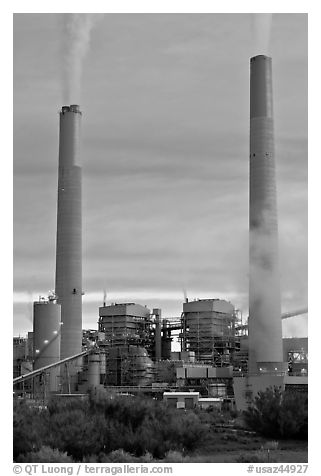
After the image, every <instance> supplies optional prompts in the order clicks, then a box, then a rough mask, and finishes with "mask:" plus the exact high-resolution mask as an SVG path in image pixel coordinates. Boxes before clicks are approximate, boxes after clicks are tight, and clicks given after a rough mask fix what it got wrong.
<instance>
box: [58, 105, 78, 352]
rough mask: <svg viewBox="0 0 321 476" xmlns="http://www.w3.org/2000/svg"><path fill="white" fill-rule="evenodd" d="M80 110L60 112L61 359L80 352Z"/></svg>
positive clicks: (68, 107)
mask: <svg viewBox="0 0 321 476" xmlns="http://www.w3.org/2000/svg"><path fill="white" fill-rule="evenodd" d="M80 123H81V112H80V110H79V106H77V105H71V106H64V107H63V108H62V110H61V112H60V134H59V171H58V207H57V244H56V289H55V292H56V295H57V299H58V303H59V304H61V320H62V323H63V326H62V332H61V358H62V359H64V358H66V357H70V356H72V355H75V354H78V353H79V352H81V343H82V220H81V215H82V213H81V167H80V151H79V142H80V125H81V124H80Z"/></svg>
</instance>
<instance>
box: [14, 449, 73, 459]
mask: <svg viewBox="0 0 321 476" xmlns="http://www.w3.org/2000/svg"><path fill="white" fill-rule="evenodd" d="M17 462H18V463H73V462H74V461H73V459H72V458H71V456H68V455H67V453H64V452H62V451H59V450H58V449H56V448H55V449H53V448H50V446H42V447H41V448H40V449H39V450H38V451H31V452H29V453H26V454H24V455H21V456H20V457H19V458H17Z"/></svg>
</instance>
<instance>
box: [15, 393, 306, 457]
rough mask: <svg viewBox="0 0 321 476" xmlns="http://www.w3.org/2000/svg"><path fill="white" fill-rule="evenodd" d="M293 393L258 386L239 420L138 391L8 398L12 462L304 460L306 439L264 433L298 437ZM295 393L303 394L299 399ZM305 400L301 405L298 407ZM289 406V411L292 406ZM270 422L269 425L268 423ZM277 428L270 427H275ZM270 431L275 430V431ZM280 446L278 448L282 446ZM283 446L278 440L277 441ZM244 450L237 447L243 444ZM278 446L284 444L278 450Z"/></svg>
mask: <svg viewBox="0 0 321 476" xmlns="http://www.w3.org/2000/svg"><path fill="white" fill-rule="evenodd" d="M299 401H301V397H298V396H297V395H296V398H295V412H294V401H293V397H292V396H291V395H288V396H287V395H283V394H282V392H280V391H279V390H278V389H269V391H268V392H267V393H266V394H265V393H264V394H260V395H259V396H258V397H257V399H256V400H255V401H254V402H253V405H252V406H251V407H250V409H249V410H248V412H247V413H246V414H245V419H246V423H247V425H249V426H250V427H251V428H253V429H254V430H256V431H260V432H261V434H262V435H267V434H268V438H269V440H268V441H267V440H266V438H265V437H264V436H260V435H258V434H253V432H249V431H246V430H245V429H244V422H243V421H242V419H241V418H240V416H238V417H237V418H236V419H235V418H234V417H236V416H237V415H235V414H233V415H231V413H229V412H225V413H222V412H219V411H218V410H216V409H214V410H211V411H201V410H199V409H195V410H188V411H186V412H185V411H184V410H176V409H170V408H168V407H166V406H165V405H164V404H163V402H159V401H155V400H152V399H145V398H140V397H135V398H127V397H115V396H113V397H109V398H107V397H106V395H104V396H99V395H96V396H95V397H91V398H89V399H88V400H78V399H74V398H71V399H67V400H59V399H53V400H52V401H51V402H50V403H49V404H48V407H31V406H30V404H29V405H28V404H27V403H26V402H24V401H23V402H20V401H19V402H15V404H14V430H13V436H14V460H15V461H17V462H29V463H33V462H47V463H58V462H88V463H100V462H101V463H118V462H122V463H126V462H133V463H135V462H137V463H138V462H139V463H148V462H155V461H159V460H161V461H162V462H169V463H170V462H171V463H176V462H177V463H201V462H207V463H209V462H231V461H241V460H242V461H244V462H245V461H249V462H250V461H253V462H254V461H258V462H265V461H266V460H268V461H270V462H273V461H274V460H275V461H282V460H283V461H284V460H285V459H283V456H284V454H285V453H284V451H286V452H288V454H290V453H291V454H290V456H289V461H296V460H295V458H297V455H300V456H299V459H298V460H297V461H296V462H300V461H301V462H304V461H306V457H307V451H306V443H304V442H301V443H300V442H297V443H295V442H293V444H294V446H295V445H296V444H297V446H295V448H293V444H292V443H291V442H289V441H288V440H285V439H284V440H281V441H283V442H284V443H282V448H281V447H280V441H279V442H278V441H271V438H276V439H278V438H279V435H282V438H286V437H287V436H286V435H290V436H289V437H292V435H293V436H295V437H296V438H297V437H298V435H301V436H302V437H303V435H304V432H305V431H306V430H307V421H306V418H305V413H304V412H303V410H302V409H300V408H301V407H300V408H299V404H298V402H299ZM302 401H303V400H302ZM304 408H305V407H304ZM294 413H296V415H295V416H294V415H293V414H294ZM276 422H277V426H275V425H276ZM276 428H277V431H276ZM276 433H277V435H278V436H277V435H276ZM283 447H284V448H283ZM285 447H286V448H285ZM244 450H245V451H244ZM283 450H284V451H283Z"/></svg>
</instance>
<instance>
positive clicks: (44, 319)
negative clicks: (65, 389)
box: [33, 296, 61, 391]
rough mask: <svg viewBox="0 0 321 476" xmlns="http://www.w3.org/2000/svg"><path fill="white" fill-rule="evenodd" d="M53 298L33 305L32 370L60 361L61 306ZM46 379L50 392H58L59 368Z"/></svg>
mask: <svg viewBox="0 0 321 476" xmlns="http://www.w3.org/2000/svg"><path fill="white" fill-rule="evenodd" d="M54 298H55V296H50V297H49V299H39V301H38V302H34V304H33V355H34V361H33V370H38V369H41V368H42V367H46V366H47V365H50V364H54V363H56V362H59V361H60V341H61V306H60V304H57V303H56V301H55V299H54ZM46 378H47V376H46ZM48 378H49V380H50V381H49V388H50V390H51V391H58V390H59V384H60V368H59V367H55V368H54V369H53V370H52V371H51V372H50V374H49V375H48Z"/></svg>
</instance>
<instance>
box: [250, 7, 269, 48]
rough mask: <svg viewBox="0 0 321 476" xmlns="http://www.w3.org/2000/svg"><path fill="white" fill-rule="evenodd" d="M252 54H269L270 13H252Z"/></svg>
mask: <svg viewBox="0 0 321 476" xmlns="http://www.w3.org/2000/svg"><path fill="white" fill-rule="evenodd" d="M251 20H252V31H253V44H254V47H255V51H253V52H252V53H253V54H260V55H262V54H266V55H268V54H270V35H271V27H272V13H253V15H252V17H251Z"/></svg>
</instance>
